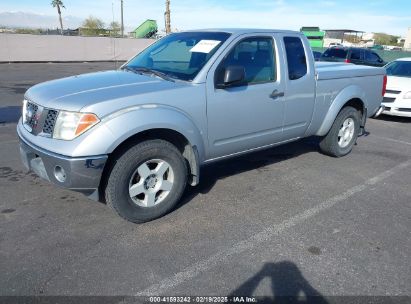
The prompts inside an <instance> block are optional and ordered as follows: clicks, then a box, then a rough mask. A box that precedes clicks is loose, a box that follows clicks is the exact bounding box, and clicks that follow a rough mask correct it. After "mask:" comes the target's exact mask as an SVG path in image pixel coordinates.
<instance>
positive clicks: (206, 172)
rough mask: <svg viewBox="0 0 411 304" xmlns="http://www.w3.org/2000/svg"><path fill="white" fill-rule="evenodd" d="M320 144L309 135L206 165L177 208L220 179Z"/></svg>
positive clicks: (301, 152)
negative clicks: (197, 181)
mask: <svg viewBox="0 0 411 304" xmlns="http://www.w3.org/2000/svg"><path fill="white" fill-rule="evenodd" d="M318 144H319V139H318V138H317V137H309V138H305V139H303V140H300V141H296V142H292V143H289V144H285V145H281V146H278V147H273V148H270V149H267V150H263V151H258V152H254V153H250V154H247V155H243V156H238V157H235V158H232V159H228V160H222V161H219V162H216V163H213V164H210V165H207V166H204V167H203V168H201V172H200V183H199V184H198V185H197V186H195V187H187V188H186V191H185V193H184V195H183V197H182V199H181V200H180V203H179V204H178V205H177V208H176V209H178V208H180V207H182V206H184V205H185V204H187V203H188V202H190V201H191V200H192V199H193V198H195V197H196V196H197V195H198V194H206V193H208V192H209V191H210V190H211V189H212V188H213V187H214V185H215V184H216V183H217V181H218V180H220V179H224V178H226V177H230V176H232V175H236V174H240V173H243V172H247V171H251V170H259V171H264V170H266V168H265V167H267V166H270V165H273V164H276V163H279V162H282V161H285V160H288V159H290V158H294V157H297V156H299V155H301V154H305V153H309V152H319V148H318Z"/></svg>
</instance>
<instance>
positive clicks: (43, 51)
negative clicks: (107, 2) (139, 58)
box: [0, 34, 154, 62]
mask: <svg viewBox="0 0 411 304" xmlns="http://www.w3.org/2000/svg"><path fill="white" fill-rule="evenodd" d="M153 42H154V40H152V39H129V38H110V37H70V36H58V35H50V36H46V35H25V34H0V62H14V61H102V60H106V61H111V60H121V61H122V60H128V59H129V58H131V57H133V56H134V55H135V54H136V53H138V52H140V51H141V50H143V49H144V48H146V47H147V46H148V45H150V44H151V43H153Z"/></svg>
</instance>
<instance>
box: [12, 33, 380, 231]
mask: <svg viewBox="0 0 411 304" xmlns="http://www.w3.org/2000/svg"><path fill="white" fill-rule="evenodd" d="M385 84H386V76H385V70H384V69H383V68H373V67H366V66H358V65H351V64H341V63H318V64H316V65H315V64H314V59H313V55H312V52H311V49H310V46H309V44H308V41H307V40H306V38H305V37H304V36H303V35H302V34H301V33H299V32H292V31H283V30H246V29H221V30H198V31H188V32H181V33H175V34H171V35H169V36H166V37H164V38H163V39H161V40H159V41H157V42H155V43H154V44H152V45H151V46H149V47H148V48H146V49H145V50H143V51H142V52H141V53H139V54H138V55H136V56H135V57H134V58H132V59H131V60H130V61H128V62H127V63H126V64H124V65H123V66H122V67H121V68H120V69H119V70H114V71H106V72H98V73H91V74H84V75H78V76H73V77H68V78H64V79H59V80H53V81H49V82H45V83H42V84H38V85H35V86H33V87H32V88H30V89H29V90H28V91H27V92H26V94H25V98H24V104H23V114H22V118H21V119H20V121H19V123H18V126H17V132H18V135H19V137H20V152H21V156H22V160H23V162H24V164H25V165H26V167H27V168H28V169H31V170H32V171H34V172H35V173H36V174H38V175H39V176H40V177H42V178H44V179H46V180H48V181H50V182H52V183H54V184H56V185H59V186H62V187H66V188H69V189H72V190H75V191H80V192H83V193H84V194H86V195H88V196H89V197H90V198H93V199H96V200H103V201H105V202H106V203H107V205H109V206H110V207H112V208H113V209H114V210H115V211H116V212H117V213H118V214H119V215H120V216H122V217H123V218H125V219H127V220H129V221H132V222H136V223H138V222H145V221H149V220H152V219H154V218H157V217H160V216H162V215H164V214H165V213H167V212H169V211H170V210H172V209H173V207H174V206H175V205H176V204H177V202H178V201H179V199H180V197H181V195H182V194H183V192H184V189H185V187H186V184H187V183H188V184H190V185H192V186H195V185H197V184H198V183H199V181H200V167H201V166H203V165H206V164H208V163H211V162H214V161H218V160H223V159H226V158H229V157H233V156H236V155H240V154H244V153H248V152H251V151H256V150H259V149H266V148H269V147H273V146H276V145H280V144H284V143H288V142H291V141H295V140H298V139H300V138H303V137H307V136H318V137H320V138H321V140H320V149H321V150H322V151H323V152H324V153H325V154H328V155H331V156H335V157H340V156H343V155H346V154H348V153H349V152H350V151H351V149H352V147H353V145H354V143H355V142H356V139H357V136H358V135H359V134H360V133H361V132H362V130H363V129H364V126H365V122H366V119H367V117H370V116H372V115H374V114H375V113H377V111H379V110H380V107H381V101H382V99H383V95H384V90H385Z"/></svg>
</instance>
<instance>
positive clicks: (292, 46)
mask: <svg viewBox="0 0 411 304" xmlns="http://www.w3.org/2000/svg"><path fill="white" fill-rule="evenodd" d="M284 45H285V51H286V53H287V63H288V78H289V79H291V80H296V79H300V78H301V77H303V76H304V75H305V74H307V60H306V58H305V51H304V46H303V43H302V41H301V39H300V38H298V37H284Z"/></svg>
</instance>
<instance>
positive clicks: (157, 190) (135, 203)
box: [105, 140, 187, 223]
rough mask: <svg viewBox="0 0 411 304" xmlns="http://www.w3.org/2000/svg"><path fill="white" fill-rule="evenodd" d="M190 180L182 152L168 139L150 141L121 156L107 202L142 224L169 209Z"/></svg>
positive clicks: (107, 189) (132, 220)
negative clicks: (188, 179)
mask: <svg viewBox="0 0 411 304" xmlns="http://www.w3.org/2000/svg"><path fill="white" fill-rule="evenodd" d="M186 183H187V167H186V163H185V160H184V158H183V156H182V155H181V153H180V151H178V149H177V148H176V147H175V146H173V145H172V144H171V143H169V142H167V141H164V140H148V141H145V142H142V143H140V144H137V145H135V146H133V147H131V148H130V149H128V150H127V151H126V152H124V153H123V154H122V155H120V156H119V157H118V158H117V160H116V162H115V165H114V166H113V168H112V170H111V172H110V175H109V178H108V181H107V186H106V190H105V197H106V201H107V205H109V206H110V207H112V208H113V209H114V210H115V211H116V212H117V213H118V214H119V215H120V216H121V217H123V218H124V219H126V220H128V221H131V222H134V223H142V222H146V221H150V220H153V219H155V218H158V217H160V216H162V215H164V214H166V213H167V212H169V211H170V210H171V209H172V208H173V207H174V206H175V205H176V204H177V203H178V201H179V199H180V198H181V195H182V194H183V192H184V189H185V185H186Z"/></svg>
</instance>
